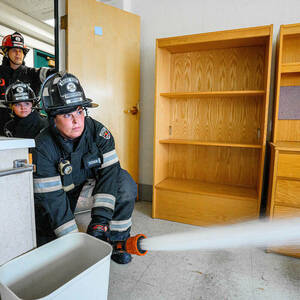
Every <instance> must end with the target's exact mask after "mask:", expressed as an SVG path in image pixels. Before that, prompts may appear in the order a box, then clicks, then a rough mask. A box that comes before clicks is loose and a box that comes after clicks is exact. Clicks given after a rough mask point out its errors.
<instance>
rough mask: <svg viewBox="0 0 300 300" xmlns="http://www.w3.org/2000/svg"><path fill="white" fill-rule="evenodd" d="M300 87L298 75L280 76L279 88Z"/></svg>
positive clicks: (299, 75)
mask: <svg viewBox="0 0 300 300" xmlns="http://www.w3.org/2000/svg"><path fill="white" fill-rule="evenodd" d="M294 85H300V73H284V74H281V80H280V86H294Z"/></svg>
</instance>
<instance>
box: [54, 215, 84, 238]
mask: <svg viewBox="0 0 300 300" xmlns="http://www.w3.org/2000/svg"><path fill="white" fill-rule="evenodd" d="M54 232H55V234H56V236H58V237H59V236H63V235H66V234H68V233H73V232H78V228H77V224H76V222H75V220H74V219H73V220H71V221H69V222H67V223H65V224H63V225H61V226H59V227H58V228H56V229H55V230H54Z"/></svg>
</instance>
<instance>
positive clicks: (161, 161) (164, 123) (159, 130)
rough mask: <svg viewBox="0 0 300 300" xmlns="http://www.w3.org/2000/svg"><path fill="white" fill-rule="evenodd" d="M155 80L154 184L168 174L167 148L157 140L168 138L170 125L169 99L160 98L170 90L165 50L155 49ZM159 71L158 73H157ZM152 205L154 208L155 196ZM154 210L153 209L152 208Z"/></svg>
mask: <svg viewBox="0 0 300 300" xmlns="http://www.w3.org/2000/svg"><path fill="white" fill-rule="evenodd" d="M156 51H157V53H156V78H155V105H154V106H155V107H154V110H155V114H154V160H153V168H154V172H153V175H154V178H153V183H154V184H156V183H158V182H160V181H161V180H163V179H165V178H166V177H167V176H168V173H169V167H168V160H169V158H168V157H169V148H168V146H167V145H160V144H159V140H160V139H163V138H167V137H168V136H169V124H170V113H169V112H170V99H168V98H165V97H162V96H160V91H161V90H169V89H170V80H169V78H170V68H171V64H170V62H171V54H170V53H169V52H168V51H167V50H165V49H159V48H156ZM157 70H159V72H158V71H157ZM155 195H156V194H155V193H154V194H153V203H154V206H155V203H156V202H155V197H156V196H155ZM153 209H154V208H153Z"/></svg>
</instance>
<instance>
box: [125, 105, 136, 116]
mask: <svg viewBox="0 0 300 300" xmlns="http://www.w3.org/2000/svg"><path fill="white" fill-rule="evenodd" d="M124 112H125V113H126V114H132V115H136V114H137V113H138V112H139V109H138V107H137V105H134V106H132V107H131V108H130V109H127V110H126V109H125V110H124Z"/></svg>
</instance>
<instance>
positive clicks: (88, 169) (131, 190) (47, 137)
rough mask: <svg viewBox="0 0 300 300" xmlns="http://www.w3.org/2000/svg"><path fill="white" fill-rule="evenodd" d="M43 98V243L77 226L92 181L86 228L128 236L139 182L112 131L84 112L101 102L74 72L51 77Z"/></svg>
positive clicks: (38, 180)
mask: <svg viewBox="0 0 300 300" xmlns="http://www.w3.org/2000/svg"><path fill="white" fill-rule="evenodd" d="M41 101H42V104H43V109H44V110H45V111H46V112H47V114H48V119H49V124H50V125H49V127H48V128H46V129H45V130H43V131H42V133H41V134H39V135H38V136H37V138H36V148H35V149H34V150H33V163H34V164H35V165H36V172H35V173H34V200H35V211H36V227H37V242H38V246H39V245H42V244H44V243H46V242H49V241H51V240H53V239H55V238H57V237H60V236H63V235H65V234H68V233H71V232H76V231H78V228H77V225H76V222H75V219H74V211H75V207H76V204H77V201H78V198H79V196H82V193H85V191H86V189H85V188H86V187H87V186H88V185H91V182H92V181H94V187H93V192H92V197H93V207H92V210H91V218H92V220H91V222H90V224H89V226H88V229H87V233H88V234H90V235H92V236H94V237H96V238H99V239H101V240H104V241H107V242H114V241H123V240H126V239H127V238H128V237H129V236H130V229H131V215H132V211H133V208H134V202H135V199H136V196H137V188H136V184H135V182H134V181H133V179H132V178H131V176H130V175H129V174H128V173H127V172H126V171H125V170H123V169H122V168H121V167H120V163H119V160H118V156H117V153H116V150H115V145H114V139H113V136H112V135H111V133H110V132H109V131H108V129H107V128H105V127H104V126H103V125H102V124H101V123H99V122H97V121H96V120H94V119H92V118H90V117H87V116H85V113H86V108H87V107H95V106H97V105H95V104H93V103H92V100H90V99H88V98H86V97H85V94H84V91H83V89H82V87H81V85H80V83H79V81H78V79H77V78H76V77H75V76H74V75H72V74H69V73H56V74H54V75H52V76H50V77H48V78H47V80H46V81H45V82H44V84H43V85H42V90H41ZM83 196H84V195H83ZM112 259H113V260H114V261H115V262H117V263H120V264H126V263H128V262H130V261H131V255H130V254H128V253H126V252H114V253H113V254H112Z"/></svg>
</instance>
